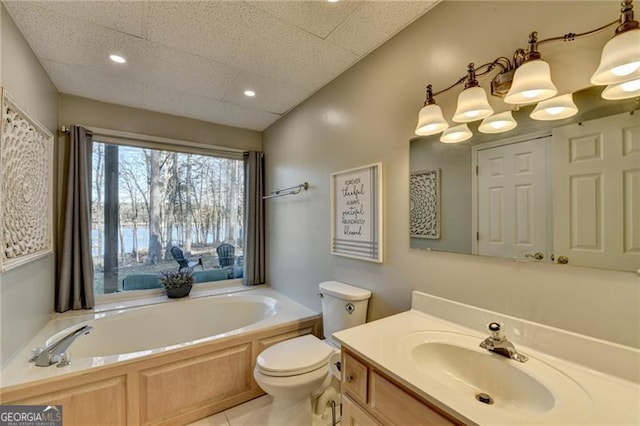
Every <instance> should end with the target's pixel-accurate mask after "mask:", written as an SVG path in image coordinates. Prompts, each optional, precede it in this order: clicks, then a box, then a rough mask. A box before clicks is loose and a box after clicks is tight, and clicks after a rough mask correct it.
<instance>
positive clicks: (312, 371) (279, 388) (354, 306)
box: [253, 281, 371, 426]
mask: <svg viewBox="0 0 640 426" xmlns="http://www.w3.org/2000/svg"><path fill="white" fill-rule="evenodd" d="M318 287H319V289H320V296H321V297H322V313H323V315H322V324H323V328H324V335H325V337H326V340H320V339H318V338H317V337H315V336H313V335H306V336H301V337H296V338H295V339H290V340H286V341H284V342H280V343H278V344H275V345H273V346H271V347H269V348H267V349H265V350H264V351H262V352H261V353H260V355H258V359H257V360H256V368H255V369H254V370H253V377H254V378H255V380H256V383H258V385H259V386H260V387H261V388H262V389H263V390H264V391H265V392H267V393H268V394H269V395H271V396H272V397H273V402H272V404H271V411H270V413H269V419H268V424H269V425H273V426H275V425H311V424H314V425H320V424H331V415H330V414H329V415H328V416H327V412H329V413H330V405H329V404H330V401H331V400H335V399H337V398H338V397H339V394H338V393H339V389H338V379H337V378H335V377H334V375H332V374H330V369H329V358H331V357H332V355H333V357H334V358H337V356H338V355H334V354H339V353H340V344H339V343H337V342H335V341H334V340H333V338H332V337H331V335H332V334H333V333H335V332H336V331H339V330H343V329H346V328H350V327H355V326H356V325H360V324H364V323H365V322H366V320H367V306H368V304H369V298H370V297H371V292H370V291H369V290H364V289H362V288H358V287H354V286H351V285H348V284H344V283H341V282H338V281H327V282H323V283H320V284H319V285H318ZM327 417H328V418H327Z"/></svg>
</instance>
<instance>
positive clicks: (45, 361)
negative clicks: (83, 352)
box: [29, 325, 93, 367]
mask: <svg viewBox="0 0 640 426" xmlns="http://www.w3.org/2000/svg"><path fill="white" fill-rule="evenodd" d="M91 330H93V327H91V326H89V325H84V326H82V327H80V328H78V329H77V330H75V331H72V332H71V333H69V334H67V335H66V336H64V337H62V338H60V339H58V340H56V341H55V342H53V343H52V344H50V345H49V346H48V347H46V348H45V349H43V350H42V351H36V352H34V355H33V357H32V358H31V359H30V360H29V361H30V362H35V363H36V365H37V366H38V367H48V366H50V365H53V364H55V363H56V362H58V361H60V365H59V366H62V365H67V364H68V363H69V358H68V356H67V355H65V353H66V351H67V349H69V346H71V344H72V343H73V342H74V341H75V340H76V339H77V338H78V337H80V336H83V335H85V334H89V332H90V331H91ZM61 358H62V360H61ZM63 361H64V362H63Z"/></svg>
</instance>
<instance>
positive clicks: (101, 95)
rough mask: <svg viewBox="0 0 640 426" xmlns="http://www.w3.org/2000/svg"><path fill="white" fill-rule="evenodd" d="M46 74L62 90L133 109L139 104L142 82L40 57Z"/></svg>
mask: <svg viewBox="0 0 640 426" xmlns="http://www.w3.org/2000/svg"><path fill="white" fill-rule="evenodd" d="M42 65H43V66H44V68H45V70H46V71H47V74H49V77H51V81H53V84H55V86H56V88H57V89H58V90H59V91H60V92H61V93H68V94H70V95H76V96H82V97H84V98H89V99H95V100H98V101H103V102H110V103H114V104H118V105H124V106H130V107H135V108H141V107H142V93H143V92H142V89H143V84H142V83H140V82H137V81H133V80H129V79H126V78H122V77H121V76H117V75H113V74H110V73H107V72H103V71H101V70H100V69H96V68H85V67H81V66H78V65H67V64H61V63H58V62H54V61H48V60H43V61H42Z"/></svg>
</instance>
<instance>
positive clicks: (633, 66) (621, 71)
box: [611, 61, 640, 77]
mask: <svg viewBox="0 0 640 426" xmlns="http://www.w3.org/2000/svg"><path fill="white" fill-rule="evenodd" d="M638 68H640V61H638V62H631V63H629V64H624V65H620V66H619V67H615V68H612V69H611V74H613V75H615V76H618V77H622V76H625V75H629V74H631V73H632V72H634V71H635V70H637V69H638Z"/></svg>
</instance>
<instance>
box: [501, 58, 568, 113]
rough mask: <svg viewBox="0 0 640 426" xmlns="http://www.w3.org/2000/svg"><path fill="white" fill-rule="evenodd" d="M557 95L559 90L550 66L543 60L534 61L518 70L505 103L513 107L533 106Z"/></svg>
mask: <svg viewBox="0 0 640 426" xmlns="http://www.w3.org/2000/svg"><path fill="white" fill-rule="evenodd" d="M556 93H558V89H556V86H555V85H554V84H553V82H552V81H551V70H550V68H549V64H547V63H546V62H545V61H543V60H542V59H534V60H533V61H529V62H525V63H524V64H522V65H520V67H518V68H517V69H516V72H515V75H514V76H513V84H511V89H509V92H508V93H507V95H506V96H505V97H504V101H505V102H506V103H508V104H513V105H523V104H532V103H534V102H540V101H543V100H545V99H549V98H551V97H553V96H555V95H556Z"/></svg>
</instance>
